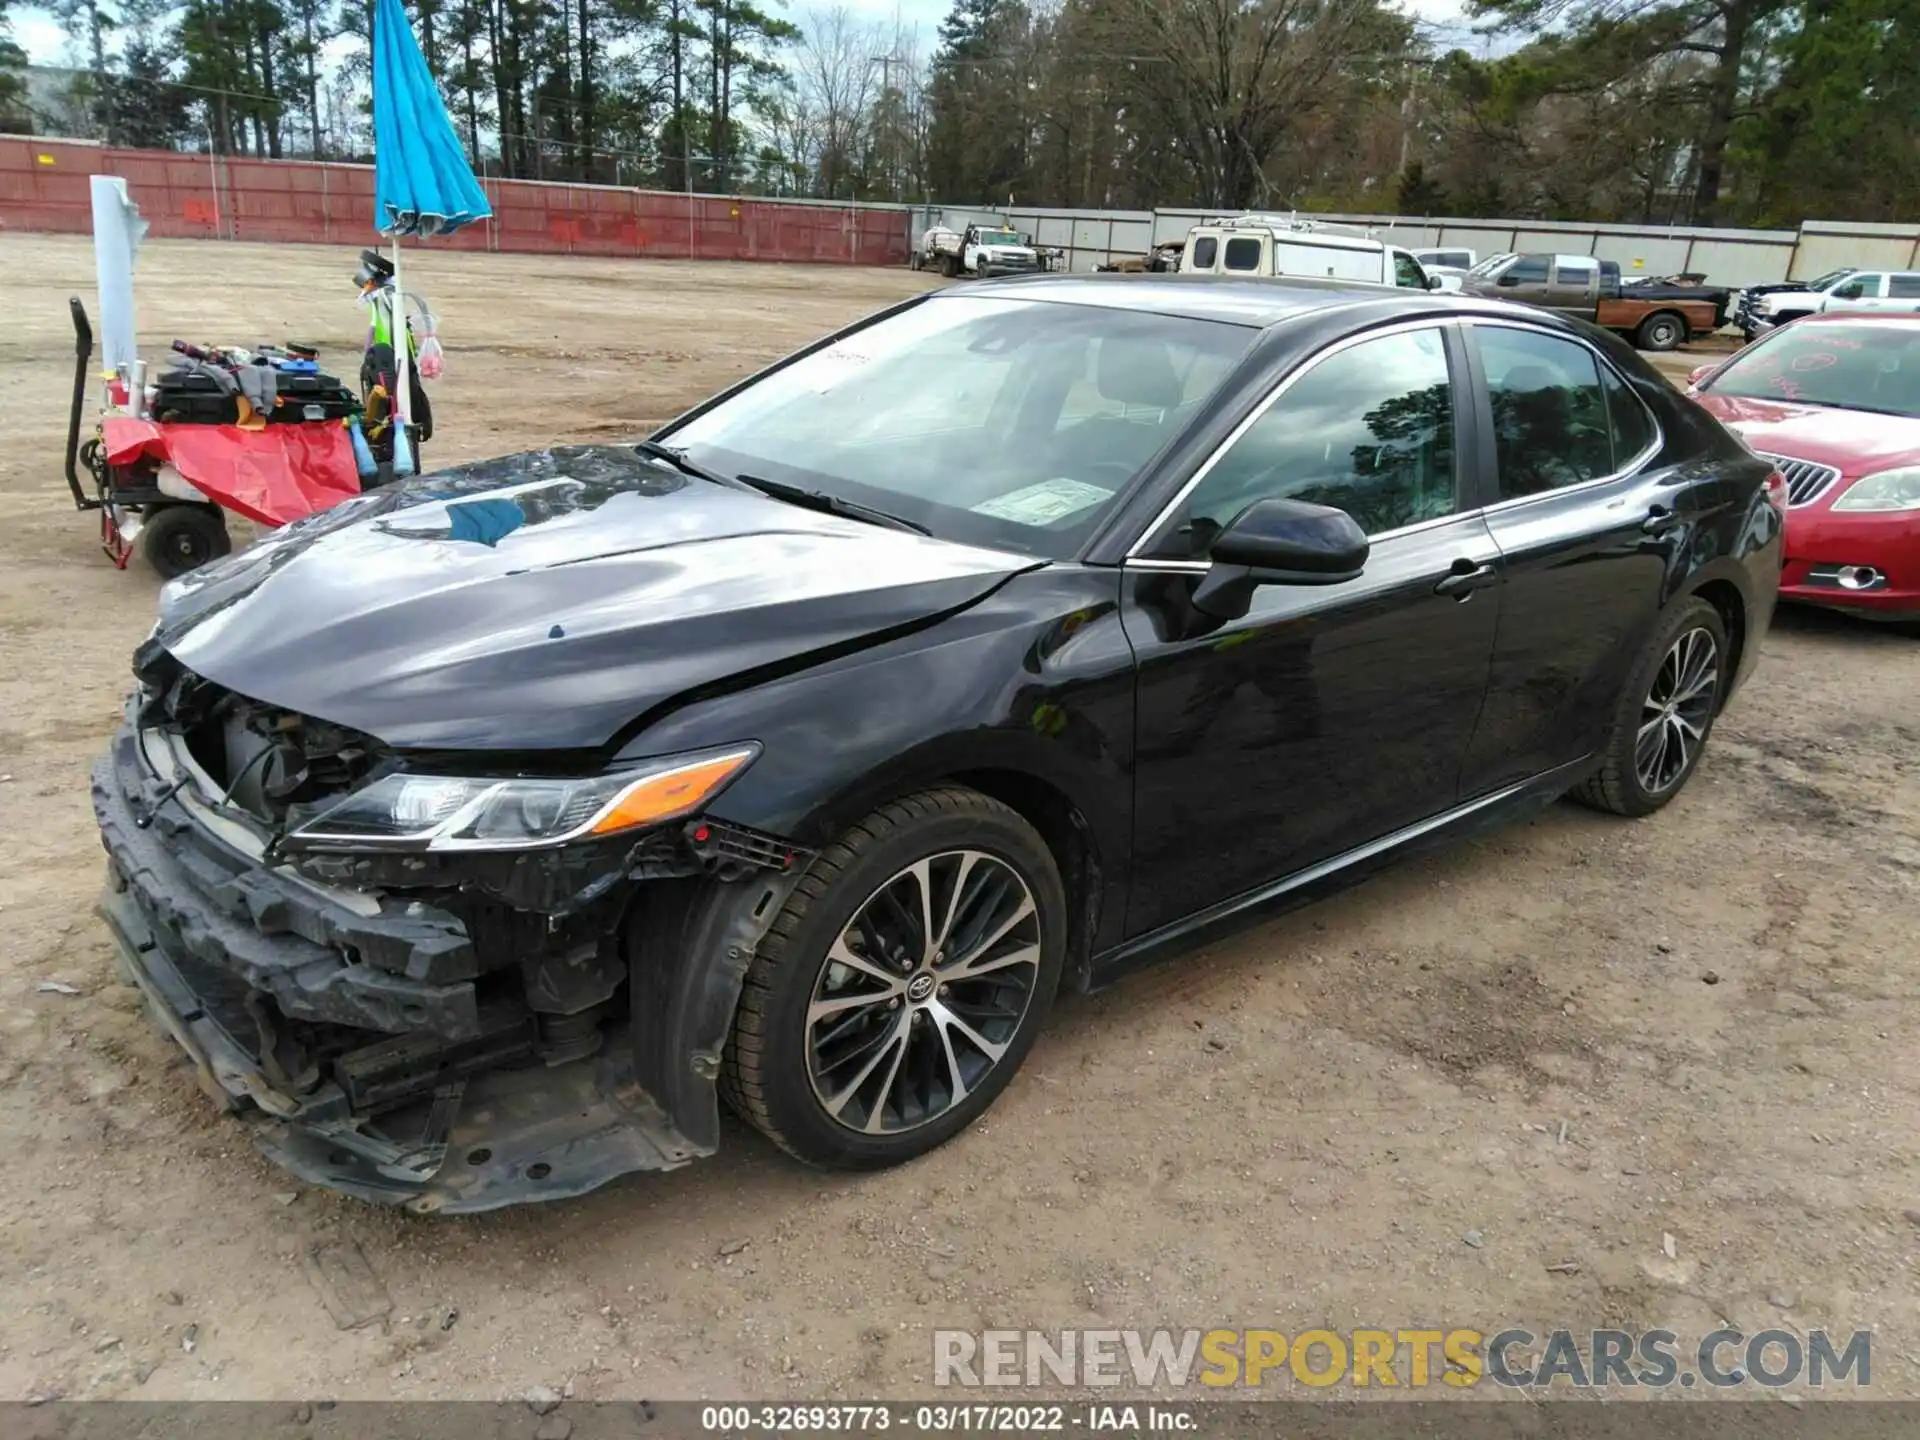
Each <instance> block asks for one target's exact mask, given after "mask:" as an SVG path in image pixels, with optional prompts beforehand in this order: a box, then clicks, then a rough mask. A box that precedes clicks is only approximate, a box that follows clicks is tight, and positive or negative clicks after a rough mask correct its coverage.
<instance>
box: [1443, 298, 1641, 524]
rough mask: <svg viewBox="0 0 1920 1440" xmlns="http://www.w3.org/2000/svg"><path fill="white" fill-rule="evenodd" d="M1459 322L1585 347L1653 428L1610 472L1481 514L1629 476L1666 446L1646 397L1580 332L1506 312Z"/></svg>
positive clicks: (1491, 507)
mask: <svg viewBox="0 0 1920 1440" xmlns="http://www.w3.org/2000/svg"><path fill="white" fill-rule="evenodd" d="M1460 323H1461V327H1462V328H1463V329H1467V330H1471V329H1473V328H1474V327H1476V326H1492V327H1494V328H1496V329H1500V330H1529V331H1532V332H1533V333H1534V334H1536V335H1544V336H1546V337H1547V338H1548V339H1550V340H1560V341H1564V342H1565V343H1567V344H1569V345H1578V346H1579V347H1580V348H1581V349H1582V350H1585V351H1586V352H1587V353H1588V354H1589V355H1591V356H1593V359H1594V363H1595V364H1597V365H1601V366H1604V367H1605V368H1606V369H1607V371H1608V373H1610V374H1611V375H1612V376H1613V378H1614V379H1616V380H1618V381H1619V382H1620V383H1621V384H1622V385H1623V386H1625V387H1626V391H1627V394H1629V395H1632V396H1633V403H1634V404H1636V405H1638V406H1639V407H1640V413H1641V414H1642V415H1644V416H1646V417H1647V423H1648V425H1650V426H1651V427H1652V429H1653V439H1652V440H1650V441H1648V442H1647V444H1646V446H1645V448H1644V449H1642V450H1641V451H1640V452H1639V453H1638V454H1636V455H1635V456H1634V457H1633V458H1632V459H1631V460H1629V461H1628V462H1627V463H1626V464H1625V465H1623V466H1621V467H1620V468H1619V469H1618V470H1615V471H1614V472H1613V473H1612V474H1610V475H1596V476H1594V477H1593V478H1592V479H1591V480H1582V481H1580V482H1579V483H1578V484H1576V485H1560V486H1556V487H1555V488H1554V489H1552V490H1542V491H1540V492H1539V493H1538V494H1535V495H1515V496H1512V497H1511V498H1509V499H1506V500H1496V501H1494V502H1493V503H1492V504H1491V505H1486V506H1482V507H1481V512H1480V513H1481V514H1483V515H1503V514H1505V513H1506V512H1507V511H1509V510H1514V509H1518V508H1519V507H1520V506H1522V505H1534V504H1538V503H1539V502H1540V501H1542V500H1550V499H1552V498H1553V497H1554V496H1556V495H1578V494H1579V493H1580V492H1581V491H1583V490H1594V489H1598V488H1599V487H1600V486H1602V485H1613V484H1616V483H1618V482H1619V481H1621V480H1626V479H1630V478H1631V477H1632V476H1634V475H1637V474H1639V473H1640V472H1641V471H1642V470H1644V469H1646V468H1647V462H1648V461H1650V460H1652V459H1653V457H1654V456H1656V455H1658V454H1659V453H1660V452H1661V451H1662V450H1663V449H1665V448H1666V443H1667V437H1666V433H1665V432H1664V431H1662V430H1661V428H1660V417H1659V416H1658V415H1656V414H1654V413H1653V411H1652V410H1651V409H1650V408H1649V407H1648V405H1647V402H1646V401H1644V400H1642V399H1641V398H1640V397H1639V396H1638V395H1637V394H1634V389H1633V386H1632V385H1631V384H1629V383H1628V381H1627V377H1626V376H1624V375H1622V374H1621V373H1620V372H1619V370H1617V369H1615V368H1614V365H1613V363H1612V362H1611V361H1609V360H1608V359H1607V357H1606V356H1605V355H1602V354H1601V353H1600V352H1599V351H1598V350H1597V349H1595V348H1594V347H1593V346H1592V345H1590V344H1588V343H1587V341H1586V340H1584V339H1583V338H1581V337H1580V336H1578V335H1569V334H1568V333H1567V332H1566V331H1564V330H1555V329H1553V328H1552V327H1550V326H1547V325H1537V324H1534V323H1533V322H1532V321H1530V320H1527V319H1523V318H1508V317H1506V316H1488V317H1486V318H1485V319H1482V318H1481V317H1479V316H1477V315H1471V316H1462V317H1461V320H1460ZM1481 378H1482V381H1483V383H1486V385H1487V398H1488V401H1489V403H1491V401H1492V398H1493V386H1492V383H1491V382H1487V381H1486V380H1485V376H1484V374H1483V375H1482V377H1481ZM1498 464H1499V462H1498V460H1497V459H1496V461H1495V466H1496V469H1495V471H1494V477H1493V478H1494V484H1495V485H1496V486H1497V485H1498V484H1499V483H1500V474H1499V470H1498V468H1497V467H1498Z"/></svg>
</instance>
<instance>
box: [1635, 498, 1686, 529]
mask: <svg viewBox="0 0 1920 1440" xmlns="http://www.w3.org/2000/svg"><path fill="white" fill-rule="evenodd" d="M1679 523H1680V517H1679V516H1678V515H1676V514H1675V513H1674V512H1673V511H1672V510H1670V509H1668V508H1667V507H1666V506H1665V505H1655V506H1654V507H1653V508H1652V509H1650V510H1648V511H1647V518H1646V519H1644V520H1642V521H1641V522H1640V530H1641V533H1642V534H1646V535H1664V534H1666V533H1667V531H1669V530H1671V529H1673V527H1674V526H1676V525H1678V524H1679Z"/></svg>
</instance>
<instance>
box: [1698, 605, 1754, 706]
mask: <svg viewBox="0 0 1920 1440" xmlns="http://www.w3.org/2000/svg"><path fill="white" fill-rule="evenodd" d="M1693 593H1694V594H1696V595H1698V596H1699V597H1700V598H1701V599H1702V600H1704V601H1706V602H1707V603H1708V604H1709V605H1711V606H1713V608H1714V609H1716V610H1718V611H1719V612H1720V620H1721V623H1723V624H1724V625H1725V626H1726V627H1727V648H1728V650H1730V651H1732V654H1731V655H1730V656H1729V657H1728V661H1727V672H1728V678H1729V680H1731V678H1732V677H1733V676H1734V675H1737V674H1739V673H1740V656H1741V653H1742V651H1744V650H1745V648H1746V643H1747V602H1746V601H1745V600H1743V599H1741V598H1740V589H1739V587H1738V586H1737V585H1735V584H1734V583H1733V582H1732V581H1731V580H1709V581H1708V582H1707V583H1706V584H1704V585H1702V586H1701V587H1700V588H1699V589H1698V590H1696V591H1694V592H1693ZM1720 693H1721V695H1722V696H1724V695H1725V694H1726V693H1727V692H1726V689H1725V688H1724V687H1722V689H1721V691H1720Z"/></svg>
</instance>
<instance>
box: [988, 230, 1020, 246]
mask: <svg viewBox="0 0 1920 1440" xmlns="http://www.w3.org/2000/svg"><path fill="white" fill-rule="evenodd" d="M980 243H981V244H982V245H1018V244H1021V243H1022V241H1021V239H1020V237H1019V235H1017V234H1015V233H1014V232H1013V231H1011V230H982V231H981V232H980Z"/></svg>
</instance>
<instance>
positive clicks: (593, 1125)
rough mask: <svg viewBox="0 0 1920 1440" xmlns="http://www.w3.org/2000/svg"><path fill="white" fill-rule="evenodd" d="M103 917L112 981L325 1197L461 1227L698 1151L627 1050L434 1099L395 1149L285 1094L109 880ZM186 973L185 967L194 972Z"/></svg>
mask: <svg viewBox="0 0 1920 1440" xmlns="http://www.w3.org/2000/svg"><path fill="white" fill-rule="evenodd" d="M99 909H100V914H101V917H102V918H103V919H104V920H105V921H106V922H107V927H108V929H109V931H110V932H111V933H112V935H113V938H114V940H115V941H116V942H117V948H118V951H119V960H120V969H121V973H122V975H123V976H124V977H125V978H126V980H127V981H128V982H129V983H131V984H133V985H136V986H138V987H139V989H140V992H141V994H142V995H143V996H145V998H146V1001H147V1008H148V1010H149V1012H150V1013H151V1014H152V1016H153V1018H154V1020H155V1022H156V1023H157V1024H158V1025H159V1026H160V1028H161V1029H162V1030H164V1031H166V1033H167V1034H169V1035H171V1036H172V1037H173V1039H174V1041H175V1042H176V1043H177V1044H178V1045H179V1046H180V1048H181V1049H182V1050H184V1051H185V1052H186V1054H187V1058H188V1060H189V1061H190V1062H191V1063H192V1065H193V1068H194V1071H195V1073H196V1077H197V1078H198V1080H199V1083H200V1087H201V1088H202V1089H203V1090H205V1091H206V1092H207V1094H208V1095H209V1096H211V1097H212V1098H213V1100H214V1101H215V1102H216V1103H217V1104H219V1105H221V1106H222V1107H223V1108H225V1109H228V1110H231V1111H234V1112H236V1113H237V1114H238V1115H239V1116H240V1118H241V1120H242V1121H243V1122H244V1123H246V1124H247V1125H248V1126H249V1127H250V1129H251V1130H252V1132H253V1136H252V1138H253V1141H254V1143H255V1145H257V1146H258V1147H259V1149H260V1150H261V1151H262V1152H263V1153H264V1154H265V1155H266V1156H267V1157H268V1158H269V1159H271V1160H273V1161H275V1162H276V1163H277V1164H279V1165H281V1166H282V1167H284V1168H285V1169H287V1170H290V1171H291V1172H293V1173H294V1174H295V1175H297V1176H299V1177H300V1178H301V1179H303V1180H305V1181H307V1182H309V1183H310V1184H314V1185H324V1186H326V1187H327V1188H329V1189H333V1190H339V1191H342V1192H343V1193H345V1194H348V1195H353V1196H356V1197H357V1198H359V1199H362V1200H369V1201H373V1202H376V1203H380V1204H389V1205H402V1206H405V1207H406V1208H407V1209H409V1210H412V1211H414V1212H416V1213H418V1214H432V1213H436V1212H444V1213H447V1214H462V1213H466V1212H471V1211H480V1210H492V1209H497V1208H499V1207H501V1206H504V1205H517V1204H524V1203H526V1202H528V1201H532V1200H560V1199H566V1198H568V1197H570V1196H574V1195H581V1194H585V1193H586V1192H587V1191H589V1190H594V1189H597V1188H598V1187H599V1186H601V1185H604V1184H605V1183H607V1181H609V1180H612V1179H614V1178H616V1177H617V1176H620V1175H624V1174H627V1173H629V1172H630V1171H636V1170H670V1169H673V1168H675V1167H676V1166H679V1165H684V1164H686V1163H687V1162H688V1161H689V1160H692V1159H694V1158H695V1155H696V1152H695V1151H694V1150H693V1149H691V1148H690V1147H689V1146H688V1144H687V1142H686V1141H685V1140H684V1139H683V1138H682V1137H681V1136H680V1135H679V1134H678V1133H677V1132H675V1131H674V1129H673V1127H672V1126H671V1125H670V1124H669V1123H668V1122H667V1120H666V1117H665V1116H664V1115H663V1114H661V1112H660V1109H659V1107H658V1106H656V1105H654V1104H653V1103H652V1101H651V1100H649V1099H648V1098H647V1096H646V1095H645V1094H644V1093H643V1092H641V1090H640V1089H639V1087H638V1086H637V1085H636V1084H635V1083H634V1078H633V1066H632V1047H631V1046H628V1045H619V1044H613V1045H608V1046H606V1047H605V1048H604V1049H603V1050H602V1051H601V1052H600V1053H599V1054H598V1055H595V1056H592V1057H589V1058H587V1059H583V1060H575V1061H572V1062H570V1063H569V1064H566V1065H561V1066H558V1067H555V1068H553V1069H546V1068H535V1069H525V1070H496V1071H491V1072H488V1073H485V1074H481V1075H477V1076H473V1077H470V1078H468V1079H466V1080H464V1081H456V1082H453V1083H450V1084H448V1085H445V1086H442V1087H441V1088H440V1090H439V1091H438V1093H437V1094H436V1095H435V1097H434V1100H433V1102H432V1104H431V1105H430V1106H429V1107H428V1108H427V1114H426V1116H425V1117H424V1123H423V1124H422V1125H421V1126H420V1128H419V1130H418V1131H417V1133H416V1134H414V1135H411V1136H409V1137H408V1138H407V1139H405V1140H400V1141H396V1140H394V1139H391V1138H388V1137H385V1136H382V1135H380V1134H378V1133H376V1132H373V1131H371V1130H370V1129H368V1128H367V1127H365V1126H364V1125H363V1124H362V1123H361V1122H359V1121H358V1120H356V1119H354V1118H353V1117H351V1116H348V1115H345V1114H343V1113H339V1112H338V1111H337V1110H334V1109H333V1107H329V1106H327V1105H325V1104H320V1105H315V1104H312V1103H310V1102H307V1101H304V1100H303V1099H302V1098H300V1097H298V1096H295V1095H291V1094H289V1093H287V1092H286V1091H284V1090H282V1089H281V1088H279V1087H278V1086H277V1085H276V1084H275V1082H274V1081H273V1080H271V1079H269V1078H268V1076H267V1075H266V1073H265V1071H264V1070H263V1069H262V1067H261V1064H260V1061H259V1060H258V1059H257V1058H256V1057H255V1056H254V1054H253V1053H252V1051H251V1050H249V1049H248V1048H247V1046H246V1045H244V1044H243V1043H242V1042H241V1041H240V1040H238V1039H236V1038H235V1037H234V1036H233V1035H232V1034H230V1033H229V1032H228V1030H227V1029H226V1028H225V1027H224V1026H223V1025H222V1024H221V1023H220V1021H219V1019H218V1018H217V1017H216V1015H215V1014H214V1013H213V1011H212V1009H211V1008H210V1006H209V1005H208V1003H207V1002H206V1001H205V1000H203V999H202V998H201V995H200V994H199V993H198V992H197V991H196V990H195V989H194V987H193V985H192V984H191V983H189V981H188V980H187V978H186V976H185V975H184V974H183V973H182V968H181V965H180V964H178V963H176V962H177V961H179V960H180V959H181V958H182V957H181V954H180V951H179V950H178V948H177V947H176V946H175V945H170V944H169V943H168V941H169V940H170V939H177V937H163V935H162V933H161V932H159V931H156V930H155V929H154V927H153V926H152V924H150V923H149V917H148V915H147V914H146V912H144V911H143V910H142V908H141V907H140V905H139V904H138V902H137V901H136V900H135V899H134V898H133V895H132V893H131V892H130V891H128V890H126V889H124V888H117V887H116V885H115V884H114V883H113V882H112V881H110V882H109V885H108V889H107V893H106V895H105V896H104V897H103V899H102V901H101V904H100V907H99ZM189 963H190V962H189Z"/></svg>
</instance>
